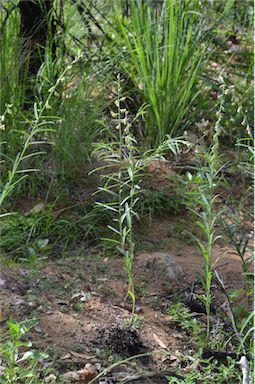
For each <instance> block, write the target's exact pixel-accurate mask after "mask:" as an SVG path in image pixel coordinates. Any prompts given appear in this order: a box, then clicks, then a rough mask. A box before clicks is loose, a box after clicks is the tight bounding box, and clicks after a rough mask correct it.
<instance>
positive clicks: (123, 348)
mask: <svg viewBox="0 0 255 384" xmlns="http://www.w3.org/2000/svg"><path fill="white" fill-rule="evenodd" d="M96 343H97V344H98V345H101V346H103V347H104V348H106V349H110V350H111V351H113V352H114V353H116V354H117V355H120V356H122V357H131V356H135V355H140V354H142V353H145V352H148V348H147V347H146V346H145V345H144V343H143V341H142V340H141V337H140V335H139V333H138V332H137V330H136V329H133V328H131V327H120V326H113V327H110V328H104V329H101V330H99V332H98V340H97V341H96Z"/></svg>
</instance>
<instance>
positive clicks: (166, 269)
mask: <svg viewBox="0 0 255 384" xmlns="http://www.w3.org/2000/svg"><path fill="white" fill-rule="evenodd" d="M137 261H138V265H140V266H143V267H145V268H148V269H151V270H152V271H153V274H154V276H155V277H157V278H159V279H161V280H163V281H164V282H166V283H168V282H171V281H176V280H180V279H181V278H182V277H183V272H182V269H181V267H180V266H179V265H178V264H177V262H176V261H175V260H174V258H173V257H172V256H171V255H170V254H169V253H168V252H153V253H142V254H140V255H138V256H137Z"/></svg>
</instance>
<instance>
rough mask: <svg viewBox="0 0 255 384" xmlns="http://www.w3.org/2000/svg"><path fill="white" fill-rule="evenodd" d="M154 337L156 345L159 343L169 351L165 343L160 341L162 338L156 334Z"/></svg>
mask: <svg viewBox="0 0 255 384" xmlns="http://www.w3.org/2000/svg"><path fill="white" fill-rule="evenodd" d="M152 336H153V338H154V340H155V341H156V343H158V345H160V347H161V348H163V349H168V348H167V346H166V345H165V344H164V343H163V341H162V340H160V338H159V337H158V336H157V335H156V334H155V333H153V334H152Z"/></svg>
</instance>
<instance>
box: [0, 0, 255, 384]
mask: <svg viewBox="0 0 255 384" xmlns="http://www.w3.org/2000/svg"><path fill="white" fill-rule="evenodd" d="M0 20H1V24H0V28H1V33H0V66H1V70H0V84H1V86H0V115H1V121H0V129H1V141H0V153H1V163H0V168H1V184H0V207H1V216H0V218H1V221H0V232H1V236H0V249H1V261H2V263H3V264H5V263H10V262H14V261H15V262H19V263H24V262H25V263H28V264H29V263H31V262H32V263H34V262H37V261H38V260H43V259H45V258H57V257H60V256H61V255H63V254H65V253H66V252H69V251H70V250H73V249H75V250H79V249H80V247H81V246H83V247H84V246H86V247H87V246H90V245H96V244H102V243H101V242H100V238H102V237H103V238H108V240H109V239H110V241H111V244H112V245H111V251H112V252H113V253H115V254H116V253H118V252H120V253H121V254H122V255H124V259H125V268H126V270H127V272H128V276H129V295H130V296H131V298H132V300H133V303H134V305H135V290H134V281H133V279H134V276H133V269H132V263H133V259H134V254H135V250H136V241H137V239H136V236H135V233H134V225H135V223H136V222H137V221H138V218H139V216H143V215H153V214H161V213H162V211H163V212H180V211H181V210H183V209H184V210H185V209H190V210H191V211H192V213H193V214H194V215H195V216H196V217H197V224H198V227H199V228H200V230H201V231H202V234H201V233H200V235H195V242H196V241H197V242H198V245H199V248H200V251H201V254H202V256H203V262H204V276H201V282H202V286H203V288H204V295H202V297H201V298H200V299H201V300H202V302H203V303H204V305H205V307H206V313H207V316H208V323H207V338H209V334H210V320H209V319H210V311H211V300H212V297H211V281H212V280H211V279H212V275H213V270H212V266H211V260H210V259H211V252H212V246H213V244H214V243H215V242H216V241H217V239H218V235H220V236H222V235H223V236H224V239H225V240H226V241H228V242H229V244H230V245H231V246H232V247H233V248H234V250H235V251H236V252H237V254H238V255H239V256H240V260H241V263H242V268H243V272H244V274H245V276H246V279H247V285H246V298H247V300H248V302H247V303H246V305H247V307H246V309H247V310H245V311H244V312H245V313H244V314H243V317H242V318H240V319H239V320H238V321H237V324H234V329H235V334H236V338H237V340H236V344H235V348H236V349H237V350H238V351H241V352H242V353H243V354H244V355H247V354H248V353H251V344H252V341H251V339H252V330H251V329H252V321H253V318H252V316H251V315H250V304H251V301H252V299H251V297H252V293H251V290H252V289H251V277H250V269H249V265H250V263H251V260H252V257H251V256H250V257H248V258H247V257H246V255H247V253H246V251H247V250H248V247H249V240H250V239H249V236H248V237H247V232H246V229H245V220H246V219H247V216H246V217H243V216H242V215H243V212H244V211H246V213H247V215H248V217H250V216H251V215H252V210H251V209H250V208H249V201H250V200H249V199H250V196H251V182H252V177H253V168H252V167H253V159H254V149H253V143H254V136H253V98H252V95H253V75H252V73H253V60H252V57H253V53H252V36H253V25H252V20H253V4H252V2H251V1H249V0H245V1H242V0H238V1H237V0H226V1H224V0H222V1H213V0H210V1H209V0H208V1H207V0H203V1H201V0H178V1H175V0H162V1H158V0H147V1H143V0H130V1H127V0H123V1H110V0H109V1H106V0H105V1H101V0H92V1H84V0H76V1H72V0H60V1H58V0H51V1H48V2H43V1H32V2H26V1H20V0H11V1H10V0H3V1H2V2H1V5H0ZM117 79H119V80H118V81H117ZM120 84H121V86H120ZM116 108H117V109H116ZM120 127H122V128H120ZM117 131H118V132H117ZM116 132H117V133H116ZM95 148H96V151H95ZM187 153H189V154H190V155H191V154H192V156H191V157H189V155H188V156H187ZM162 158H164V159H167V160H170V161H171V162H172V163H173V164H176V162H177V163H178V162H179V163H178V164H179V166H180V167H182V169H184V171H182V172H179V173H178V175H176V177H173V178H171V180H170V179H169V183H171V185H173V189H174V191H175V193H174V195H171V194H169V193H168V192H167V191H166V192H162V191H161V192H159V191H153V190H151V189H150V187H146V182H145V179H146V178H145V173H146V172H147V171H148V168H147V166H148V164H149V161H152V160H153V159H154V160H155V159H162ZM190 158H191V161H190ZM114 162H115V163H114ZM109 164H110V166H111V167H113V168H110V172H107V168H106V169H105V165H109ZM116 164H118V166H117V169H116ZM114 167H115V168H114ZM98 170H99V172H98ZM100 171H101V172H102V174H103V177H101V179H100ZM186 171H187V172H186ZM120 172H121V174H120ZM231 177H232V179H231ZM233 177H234V178H235V177H238V178H239V179H238V180H240V179H241V180H244V181H245V183H246V185H249V187H247V188H246V187H245V188H244V191H243V193H242V199H241V200H239V201H237V199H235V196H234V194H233V195H230V196H229V201H228V206H227V212H228V218H229V219H224V218H223V215H221V212H222V211H221V210H220V209H219V207H218V206H217V204H216V203H215V202H216V200H217V193H218V191H219V189H220V188H221V187H222V186H225V187H226V186H228V187H227V188H229V185H231V183H232V181H231V180H233ZM105 180H106V184H104V182H105ZM102 181H104V182H102ZM98 187H99V189H100V191H101V193H100V194H99V195H98V194H96V196H95V194H94V193H95V191H96V190H97V189H98ZM99 196H100V197H99ZM96 202H97V204H96ZM105 208H107V209H105ZM225 208H226V207H224V209H225ZM224 212H225V211H224ZM199 236H200V237H199ZM116 244H117V245H118V246H119V248H116ZM101 246H102V247H106V248H105V249H106V252H107V249H108V248H107V247H109V246H110V245H109V242H108V246H106V245H104V246H103V245H101ZM223 289H224V287H223ZM236 301H238V300H236ZM133 310H134V308H133ZM187 320H188V315H187V317H186V318H182V319H179V321H180V322H181V324H182V325H183V324H184V322H185V321H187ZM9 329H10V334H11V336H12V340H14V341H15V343H16V342H17V340H19V338H20V337H21V335H20V334H19V333H17V335H16V336H15V335H14V334H13V332H12V331H11V330H12V329H14V330H15V332H19V330H17V329H16V328H15V326H14V325H13V323H9ZM26 331H27V330H26ZM192 332H194V334H196V332H197V330H196V329H195V330H193V331H192ZM196 337H198V335H197V334H196ZM205 338H206V336H205ZM14 341H13V343H14ZM200 341H201V340H200ZM198 344H199V342H198ZM9 347H10V345H8V348H9ZM3 348H4V347H3ZM13 348H14V347H13ZM15 348H16V347H15ZM4 353H5V355H4V356H5V359H7V361H8V362H9V368H10V372H11V373H10V372H9V371H8V375H9V376H8V378H7V376H6V380H9V381H6V382H9V383H11V382H12V383H13V382H14V381H13V380H14V378H15V380H16V381H15V382H20V381H17V380H19V376H18V375H19V373H17V372H15V374H14V373H13V376H12V371H13V372H14V367H15V364H16V361H15V359H13V357H12V358H11V357H10V356H11V354H10V355H8V353H7V352H6V350H5V349H4ZM11 353H13V352H11ZM15 353H16V352H15ZM34 358H35V357H34V356H33V359H34ZM33 362H34V360H32V363H33ZM32 363H31V364H32ZM231 367H232V368H231V369H232V371H231V372H235V370H236V369H237V368H236V366H235V365H232V366H231ZM211 369H212V370H213V369H216V368H215V367H211ZM33 370H34V371H36V366H35V365H33ZM26 373H27V372H26ZM14 375H16V376H14ZM35 375H36V374H35ZM206 375H207V372H205V377H206ZM220 375H222V381H219V382H222V383H223V382H225V381H224V377H223V376H224V375H223V373H222V372H221V373H220V374H219V377H220ZM35 377H36V376H35ZM23 380H24V381H22V382H24V383H28V382H31V383H32V382H35V381H25V375H24V379H23ZM35 380H36V379H35ZM169 380H170V379H169ZM186 380H187V381H185V382H187V383H189V382H190V383H191V382H193V381H192V377H191V378H189V377H188V375H187V379H186ZM189 380H190V381H189ZM37 382H39V381H37ZM169 382H174V381H169ZM214 382H216V381H214ZM217 382H218V381H217Z"/></svg>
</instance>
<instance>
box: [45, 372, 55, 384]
mask: <svg viewBox="0 0 255 384" xmlns="http://www.w3.org/2000/svg"><path fill="white" fill-rule="evenodd" d="M56 380H57V376H55V375H53V374H51V375H49V376H47V377H45V379H44V382H45V384H53V383H56Z"/></svg>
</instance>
